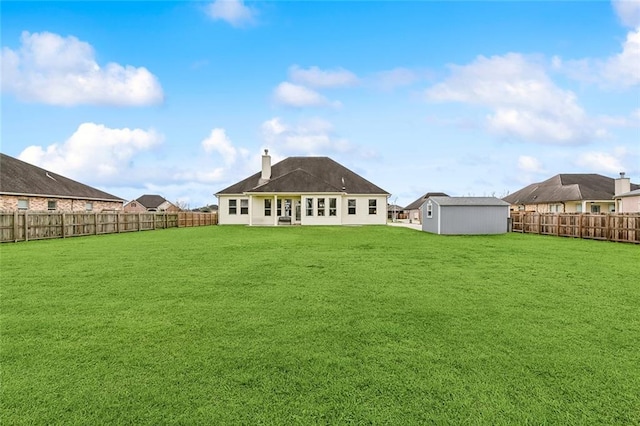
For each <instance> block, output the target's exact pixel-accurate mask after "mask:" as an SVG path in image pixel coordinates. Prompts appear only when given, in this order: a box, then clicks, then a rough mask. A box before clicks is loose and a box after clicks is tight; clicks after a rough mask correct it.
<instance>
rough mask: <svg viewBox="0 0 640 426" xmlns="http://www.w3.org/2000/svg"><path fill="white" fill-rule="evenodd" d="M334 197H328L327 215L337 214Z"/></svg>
mask: <svg viewBox="0 0 640 426" xmlns="http://www.w3.org/2000/svg"><path fill="white" fill-rule="evenodd" d="M336 204H337V203H336V199H335V198H329V216H337V214H338V211H337V209H336Z"/></svg>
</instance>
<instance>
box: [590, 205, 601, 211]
mask: <svg viewBox="0 0 640 426" xmlns="http://www.w3.org/2000/svg"><path fill="white" fill-rule="evenodd" d="M591 213H600V206H599V205H598V204H591Z"/></svg>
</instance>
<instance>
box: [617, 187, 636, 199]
mask: <svg viewBox="0 0 640 426" xmlns="http://www.w3.org/2000/svg"><path fill="white" fill-rule="evenodd" d="M637 196H640V189H636V190H635V191H631V192H625V193H624V194H618V195H616V196H615V197H614V198H625V197H637Z"/></svg>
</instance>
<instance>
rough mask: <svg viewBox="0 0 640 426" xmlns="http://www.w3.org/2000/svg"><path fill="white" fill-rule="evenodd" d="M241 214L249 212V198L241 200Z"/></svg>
mask: <svg viewBox="0 0 640 426" xmlns="http://www.w3.org/2000/svg"><path fill="white" fill-rule="evenodd" d="M240 214H249V200H240Z"/></svg>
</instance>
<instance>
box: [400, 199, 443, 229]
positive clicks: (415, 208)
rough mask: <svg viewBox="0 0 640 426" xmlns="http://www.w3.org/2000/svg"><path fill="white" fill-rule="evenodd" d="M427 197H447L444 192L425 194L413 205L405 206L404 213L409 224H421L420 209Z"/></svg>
mask: <svg viewBox="0 0 640 426" xmlns="http://www.w3.org/2000/svg"><path fill="white" fill-rule="evenodd" d="M429 197H448V195H447V194H445V193H444V192H427V193H426V194H424V195H423V196H422V197H420V198H418V199H417V200H415V201H414V202H413V203H411V204H409V205H407V206H406V207H405V208H404V212H405V213H406V214H407V216H408V218H409V221H410V222H412V223H422V213H421V210H420V208H421V207H422V205H423V204H424V202H425V201H426V200H427V198H429Z"/></svg>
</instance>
